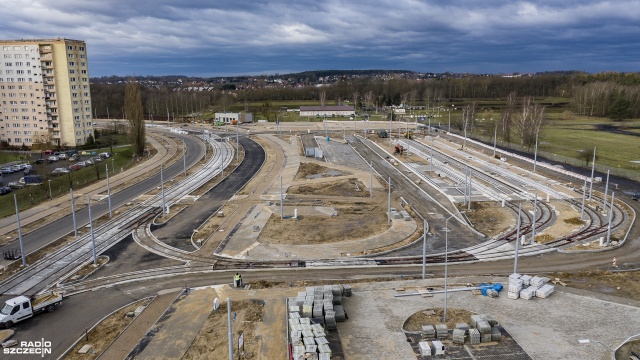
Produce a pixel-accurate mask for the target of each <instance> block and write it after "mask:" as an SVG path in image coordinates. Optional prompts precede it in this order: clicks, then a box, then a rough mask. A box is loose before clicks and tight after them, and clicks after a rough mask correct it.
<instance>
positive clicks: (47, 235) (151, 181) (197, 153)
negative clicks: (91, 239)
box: [0, 134, 204, 261]
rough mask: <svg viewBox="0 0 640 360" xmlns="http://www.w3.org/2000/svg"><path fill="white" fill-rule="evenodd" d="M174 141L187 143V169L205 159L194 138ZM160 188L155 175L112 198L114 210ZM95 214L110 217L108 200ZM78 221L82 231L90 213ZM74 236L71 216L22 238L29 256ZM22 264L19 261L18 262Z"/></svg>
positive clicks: (171, 171)
mask: <svg viewBox="0 0 640 360" xmlns="http://www.w3.org/2000/svg"><path fill="white" fill-rule="evenodd" d="M171 135H173V136H174V137H176V138H178V139H180V140H184V142H185V144H186V146H187V166H188V167H190V166H192V165H193V164H195V163H197V162H198V161H199V160H200V158H202V156H203V155H204V144H203V143H202V142H201V141H199V140H196V139H194V138H193V137H190V136H186V135H178V134H171ZM182 171H183V163H182V161H178V162H176V163H174V164H173V165H171V166H169V167H168V168H166V169H164V172H163V175H164V179H165V182H166V181H167V180H168V179H171V178H172V177H174V176H176V175H178V174H180V173H182ZM159 184H160V173H159V172H158V173H156V174H153V175H152V176H150V177H149V178H147V179H145V180H142V181H140V182H139V183H136V184H134V185H132V186H130V187H128V188H126V189H124V190H122V191H119V192H117V193H115V194H112V195H111V206H112V208H114V209H115V208H117V207H119V206H122V205H124V204H125V203H127V202H128V201H131V200H132V199H134V198H136V197H138V196H140V195H142V194H144V193H146V192H148V191H149V190H151V189H153V188H155V187H157V186H158V185H159ZM91 213H92V216H93V218H94V219H97V218H99V217H100V216H102V215H104V214H108V213H109V205H108V203H107V201H106V200H104V201H96V202H93V203H92V204H91ZM76 221H77V224H78V228H80V227H82V226H84V225H86V224H88V223H89V211H88V209H87V208H86V207H85V208H83V209H81V210H78V211H76ZM71 232H73V217H72V216H71V215H67V216H65V217H63V218H61V219H59V220H57V221H55V222H52V223H49V224H47V225H45V226H42V227H40V228H38V229H36V230H34V231H32V232H30V233H28V234H25V235H23V236H22V240H23V243H24V249H25V254H29V253H31V252H33V251H36V250H38V249H39V248H41V247H43V246H46V245H48V244H49V243H51V242H52V241H54V240H56V239H59V238H60V237H63V236H65V235H67V234H69V233H71ZM17 247H19V245H18V243H17V240H16V241H14V242H12V243H9V244H7V245H5V246H2V247H0V252H2V251H3V250H5V249H13V248H17ZM18 261H19V260H18Z"/></svg>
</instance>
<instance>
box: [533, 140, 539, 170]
mask: <svg viewBox="0 0 640 360" xmlns="http://www.w3.org/2000/svg"><path fill="white" fill-rule="evenodd" d="M538 134H539V132H537V131H536V149H535V151H534V153H533V172H536V163H537V162H538Z"/></svg>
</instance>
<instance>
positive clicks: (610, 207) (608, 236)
mask: <svg viewBox="0 0 640 360" xmlns="http://www.w3.org/2000/svg"><path fill="white" fill-rule="evenodd" d="M615 194H616V193H614V192H612V193H611V206H609V224H608V225H607V246H610V245H611V220H613V202H614V199H615Z"/></svg>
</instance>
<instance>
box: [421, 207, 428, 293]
mask: <svg viewBox="0 0 640 360" xmlns="http://www.w3.org/2000/svg"><path fill="white" fill-rule="evenodd" d="M423 230H424V233H423V235H422V280H424V278H425V276H426V271H427V220H426V219H425V220H423Z"/></svg>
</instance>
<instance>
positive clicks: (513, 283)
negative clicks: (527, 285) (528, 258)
mask: <svg viewBox="0 0 640 360" xmlns="http://www.w3.org/2000/svg"><path fill="white" fill-rule="evenodd" d="M523 286H524V280H522V279H520V274H511V275H509V291H508V292H507V297H508V298H509V299H513V300H516V299H518V297H519V296H520V291H521V290H522V288H523Z"/></svg>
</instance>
